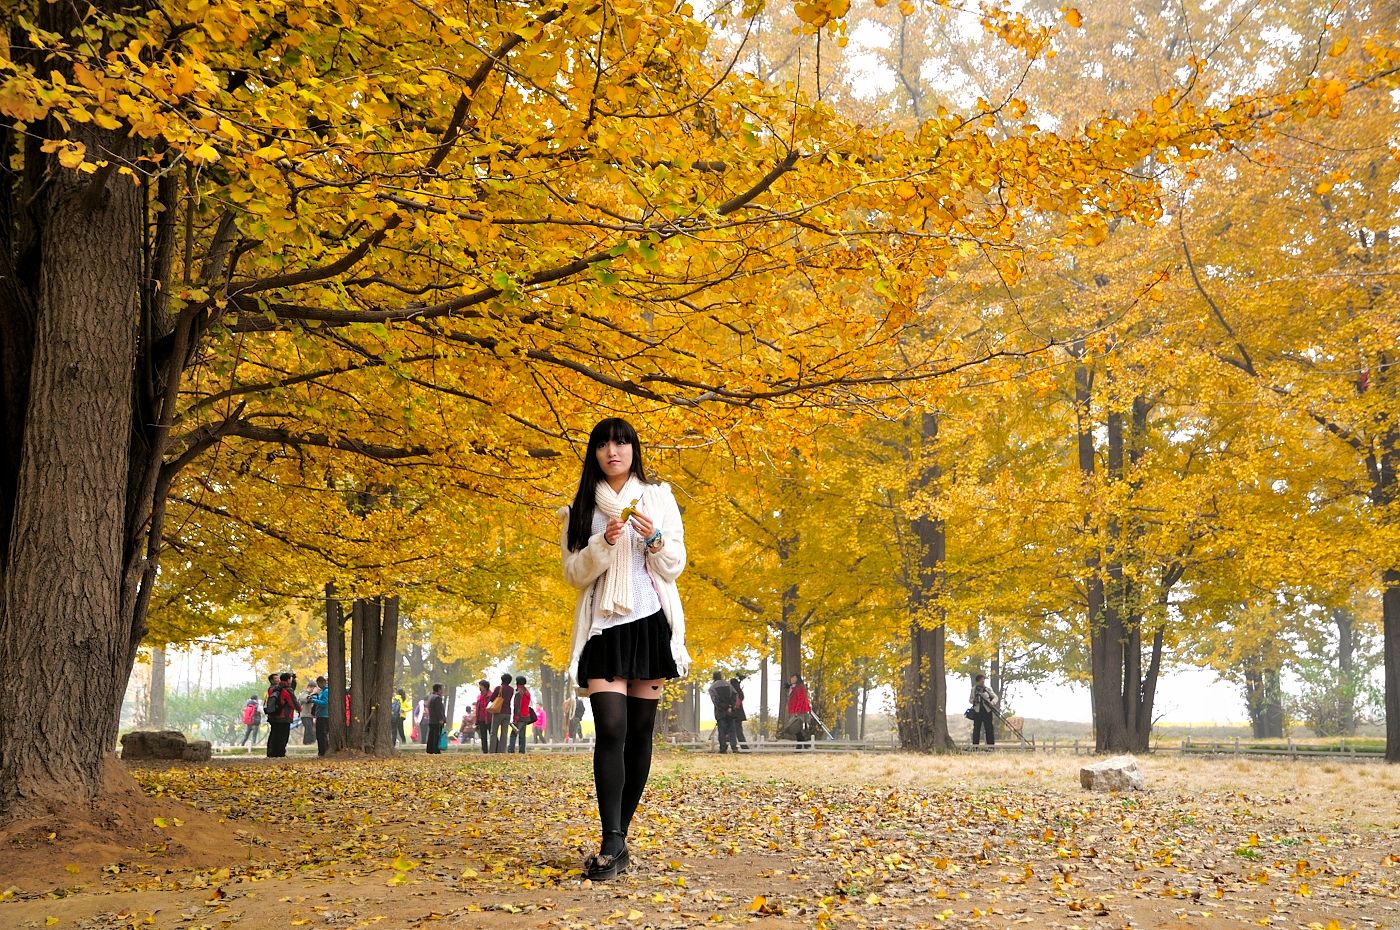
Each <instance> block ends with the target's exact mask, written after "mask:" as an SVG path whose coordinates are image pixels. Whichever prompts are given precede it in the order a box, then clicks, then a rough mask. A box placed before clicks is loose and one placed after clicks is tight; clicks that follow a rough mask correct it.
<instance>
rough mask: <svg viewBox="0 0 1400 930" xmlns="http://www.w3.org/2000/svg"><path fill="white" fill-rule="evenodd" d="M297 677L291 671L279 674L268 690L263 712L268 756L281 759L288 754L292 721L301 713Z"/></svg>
mask: <svg viewBox="0 0 1400 930" xmlns="http://www.w3.org/2000/svg"><path fill="white" fill-rule="evenodd" d="M294 681H295V679H294V678H293V676H292V673H291V672H283V673H282V674H281V675H279V676H277V684H276V685H275V686H274V687H273V688H272V689H271V690H270V691H269V692H268V695H267V703H266V705H265V706H264V707H263V714H264V716H266V717H267V727H268V733H267V757H268V758H269V759H281V758H283V757H285V756H286V755H287V740H288V738H290V737H291V735H292V721H293V720H295V719H296V718H297V715H298V714H299V713H301V702H300V701H298V700H297V695H296V691H295V688H296V685H295V684H293V682H294Z"/></svg>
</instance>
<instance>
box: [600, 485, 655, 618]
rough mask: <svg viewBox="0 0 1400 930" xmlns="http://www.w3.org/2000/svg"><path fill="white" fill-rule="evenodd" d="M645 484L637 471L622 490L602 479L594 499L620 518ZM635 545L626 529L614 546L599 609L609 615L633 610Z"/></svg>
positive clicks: (611, 517) (605, 511)
mask: <svg viewBox="0 0 1400 930" xmlns="http://www.w3.org/2000/svg"><path fill="white" fill-rule="evenodd" d="M642 488H643V485H642V483H641V482H640V481H638V480H637V477H636V476H635V475H629V476H628V478H627V483H626V484H624V485H623V486H622V490H621V491H614V490H613V489H612V485H610V484H608V483H607V482H606V481H599V482H598V486H597V487H596V488H594V490H593V499H594V502H595V503H596V504H597V507H598V509H599V510H600V511H602V514H603V516H605V517H607V518H608V519H609V520H616V519H617V518H618V517H620V516H622V511H623V510H624V509H625V508H626V507H627V506H628V505H630V504H631V503H632V502H633V501H634V500H635V501H637V503H638V504H640V503H641V500H642ZM631 562H632V547H631V546H629V545H627V535H626V529H625V528H624V530H623V535H622V536H620V537H619V538H618V540H617V544H616V545H614V546H613V547H612V562H611V563H610V564H609V565H608V570H607V572H606V574H605V575H604V576H603V591H602V596H601V597H600V598H599V600H598V608H597V609H598V613H599V614H600V615H602V616H604V617H607V616H617V617H621V616H626V615H627V614H630V613H631V612H632V579H631V577H630V572H631Z"/></svg>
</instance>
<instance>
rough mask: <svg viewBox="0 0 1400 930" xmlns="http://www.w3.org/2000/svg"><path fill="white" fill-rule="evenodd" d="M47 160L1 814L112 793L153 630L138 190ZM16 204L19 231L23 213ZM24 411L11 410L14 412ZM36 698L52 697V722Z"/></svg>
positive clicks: (22, 350) (8, 629)
mask: <svg viewBox="0 0 1400 930" xmlns="http://www.w3.org/2000/svg"><path fill="white" fill-rule="evenodd" d="M97 6H98V7H99V12H101V11H102V8H110V7H112V6H114V4H111V3H99V4H97ZM86 11H87V7H86V5H84V7H83V8H82V9H81V10H80V9H79V8H78V7H75V6H73V5H70V4H58V3H45V4H40V5H39V18H40V25H41V26H42V27H43V28H47V29H51V30H54V31H58V32H65V33H66V32H68V31H70V30H71V29H73V28H75V27H76V25H77V22H76V20H77V17H79V16H80V15H81V16H84V17H85V16H86V15H88V14H87V12H86ZM54 66H55V67H63V65H62V63H61V62H59V61H55V63H54ZM46 67H47V66H46ZM68 135H69V136H70V137H72V138H77V139H79V140H80V141H82V142H84V143H85V144H86V145H87V148H88V150H89V151H91V152H104V153H108V154H107V155H106V157H108V158H110V159H112V160H113V161H117V162H121V161H125V160H127V159H132V158H134V156H135V154H136V152H137V147H136V143H135V142H134V141H133V140H131V139H129V138H127V134H126V132H125V131H123V130H117V131H104V130H99V129H97V128H96V127H95V126H93V125H91V124H87V125H76V126H74V127H73V130H72V132H71V133H69V134H68ZM6 157H7V158H8V157H9V154H8V151H7V152H6ZM47 165H48V174H47V181H46V183H45V186H44V187H43V189H42V191H41V192H40V193H39V196H38V200H37V201H36V203H35V204H34V205H33V209H34V210H35V211H36V212H37V215H38V217H39V222H40V224H41V228H40V230H39V231H38V235H37V239H36V241H35V245H36V246H37V250H36V254H35V256H33V257H34V258H36V259H37V260H38V262H39V264H38V271H37V276H36V278H37V279H36V281H35V284H36V285H37V288H36V292H37V299H35V300H34V302H33V304H32V309H33V311H34V312H33V328H32V332H31V335H32V342H31V344H30V345H29V346H27V347H26V346H22V345H15V344H13V343H12V342H11V341H10V340H12V339H13V338H15V334H16V332H17V328H16V327H15V326H14V325H13V324H7V327H6V334H5V340H6V342H5V345H4V346H3V358H0V362H3V365H4V367H6V368H7V369H8V367H9V365H10V364H11V363H12V361H14V360H16V359H18V360H20V361H21V362H22V361H23V359H24V358H25V356H26V355H27V356H28V357H29V358H30V360H31V361H30V365H29V367H28V376H29V380H28V383H27V386H26V387H25V389H24V392H23V393H24V397H23V398H21V399H19V400H20V402H21V403H22V404H24V406H22V407H21V410H22V416H23V423H22V434H21V435H14V434H10V435H6V436H4V437H0V439H3V441H4V444H5V445H6V446H7V447H8V449H9V450H10V451H7V455H9V456H11V457H10V458H9V461H11V462H14V463H15V467H14V470H13V473H12V474H13V480H14V484H13V485H12V486H6V487H0V501H3V506H0V510H5V511H9V512H10V513H11V514H12V516H11V522H10V524H9V526H8V527H7V528H6V529H7V530H8V533H6V535H5V536H4V537H3V539H0V542H3V549H2V550H0V669H3V670H4V672H3V674H0V818H6V817H10V816H16V815H22V814H24V813H25V812H29V811H40V810H43V809H45V808H46V807H49V806H54V807H68V806H71V805H74V804H82V803H84V802H87V801H90V800H92V799H95V798H96V797H97V796H98V795H99V794H100V792H101V790H102V784H103V777H102V776H103V766H104V757H105V756H106V755H107V754H108V753H110V752H111V751H112V748H113V747H114V745H115V742H116V736H117V727H118V723H119V719H120V712H121V704H122V696H123V693H124V691H125V688H126V682H127V679H128V677H129V676H130V673H131V669H132V665H133V662H134V661H135V657H136V647H137V645H138V644H139V642H140V639H141V635H142V633H143V632H144V630H143V627H142V623H141V620H140V618H139V616H138V612H137V609H136V606H137V604H136V601H137V599H136V597H135V591H136V587H137V583H138V582H139V581H140V580H141V570H140V566H141V565H143V564H144V562H143V561H142V560H140V559H139V558H138V559H137V560H135V564H136V565H137V568H136V570H135V573H134V574H133V570H132V569H133V564H134V563H133V559H132V558H131V555H132V552H133V546H132V539H131V534H130V533H129V532H128V529H127V528H128V527H130V526H132V520H131V517H132V516H133V515H135V514H136V513H137V512H139V511H140V510H141V497H140V495H137V496H136V497H135V498H133V495H131V494H130V493H129V490H128V484H129V482H130V480H131V476H132V472H133V465H134V466H135V469H134V470H135V471H136V472H138V473H141V474H145V473H146V469H145V464H146V461H145V457H144V456H143V458H142V460H141V461H137V462H133V458H132V422H133V416H132V413H133V398H134V394H135V390H136V384H135V377H134V375H135V371H136V367H135V365H134V364H133V360H134V359H135V358H136V354H137V323H138V319H139V316H138V310H139V295H140V290H141V283H142V277H141V260H140V256H141V245H142V242H141V229H142V220H141V216H142V214H141V206H142V194H141V189H140V188H139V187H137V186H136V185H134V184H132V183H130V182H129V181H127V180H124V179H120V178H114V177H110V176H107V175H106V174H105V173H101V174H100V175H98V176H93V175H86V174H80V173H78V172H76V171H70V170H67V169H64V168H61V167H60V166H59V164H58V162H57V161H56V160H55V159H54V158H53V157H52V156H48V157H47ZM26 170H33V171H37V170H38V169H37V167H35V166H28V165H27V166H26ZM9 207H10V205H8V204H7V205H6V206H5V207H4V208H3V209H4V211H5V215H4V216H3V220H4V224H5V226H6V227H7V228H6V229H5V230H4V232H5V234H6V235H7V236H8V235H9V234H10V233H11V232H12V230H13V228H14V224H15V223H16V220H15V217H13V216H12V215H10V212H9ZM5 246H6V248H7V249H8V247H9V243H8V242H6V243H5ZM7 264H10V265H11V266H12V267H13V256H11V257H10V259H9V260H8V261H7ZM8 284H9V283H8V282H7V285H8ZM13 298H14V295H13V291H12V290H11V289H10V286H7V287H6V288H5V289H4V294H3V295H0V300H5V301H6V305H3V306H0V315H7V316H8V315H10V314H17V315H25V311H26V309H28V308H27V307H26V306H14V305H13V303H12V301H13ZM18 329H20V330H22V329H23V327H19V328H18ZM21 335H22V333H21ZM12 380H17V379H16V377H15V373H13V372H9V371H7V373H6V382H7V383H9V382H11V381H12ZM3 400H4V402H5V405H6V406H8V405H9V404H10V403H11V402H12V400H15V398H12V397H10V396H8V394H7V396H6V397H4V398H3ZM17 419H18V417H16V411H14V410H7V414H6V422H7V424H8V425H10V426H12V427H13V426H16V425H17V423H16V421H17ZM16 449H17V450H18V454H17V457H16V456H14V452H13V450H16ZM148 451H149V450H148ZM156 454H157V455H158V454H159V452H158V451H157V452H156ZM141 516H142V518H143V519H144V517H145V516H146V514H141ZM137 551H139V550H137ZM142 554H143V553H142ZM21 670H22V671H21ZM35 707H44V708H45V711H44V714H43V725H42V726H38V727H36V726H34V715H33V713H32V709H33V708H35Z"/></svg>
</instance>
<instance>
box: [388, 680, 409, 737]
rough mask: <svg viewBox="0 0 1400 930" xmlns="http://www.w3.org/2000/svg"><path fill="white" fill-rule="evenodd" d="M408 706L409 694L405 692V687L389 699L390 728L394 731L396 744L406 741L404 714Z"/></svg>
mask: <svg viewBox="0 0 1400 930" xmlns="http://www.w3.org/2000/svg"><path fill="white" fill-rule="evenodd" d="M407 706H408V695H406V694H404V693H403V689H402V688H400V689H399V690H397V691H395V692H394V696H393V698H391V699H390V701H389V729H390V731H392V733H393V737H394V745H395V746H397V745H398V744H399V743H406V742H408V740H406V739H405V738H404V733H403V719H404V718H403V715H404V710H405V709H407Z"/></svg>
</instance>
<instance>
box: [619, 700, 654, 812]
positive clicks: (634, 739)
mask: <svg viewBox="0 0 1400 930" xmlns="http://www.w3.org/2000/svg"><path fill="white" fill-rule="evenodd" d="M660 703H661V702H660V701H659V700H652V699H650V698H639V697H630V696H629V697H628V698H627V743H626V745H625V747H624V748H623V751H622V758H623V768H624V770H625V771H626V773H627V778H626V779H625V780H624V781H623V783H622V832H623V833H626V832H627V830H628V828H629V827H631V826H632V815H633V814H635V813H636V812H637V804H638V803H639V802H640V801H641V800H642V792H643V791H645V790H646V787H647V776H648V775H650V774H651V745H652V734H653V733H655V731H656V708H657V705H658V704H660Z"/></svg>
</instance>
